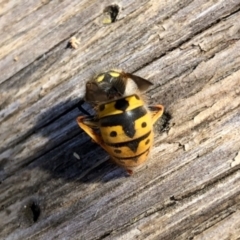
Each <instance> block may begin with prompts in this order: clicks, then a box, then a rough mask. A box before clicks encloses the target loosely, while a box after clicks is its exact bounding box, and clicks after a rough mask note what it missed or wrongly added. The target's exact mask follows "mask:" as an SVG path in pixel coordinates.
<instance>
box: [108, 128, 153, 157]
mask: <svg viewBox="0 0 240 240" xmlns="http://www.w3.org/2000/svg"><path fill="white" fill-rule="evenodd" d="M151 132H152V131H149V132H148V133H146V134H144V135H143V136H141V137H139V138H136V139H134V140H131V141H128V142H120V143H105V144H106V145H108V146H110V147H115V148H122V147H128V148H130V149H131V150H132V151H133V152H136V151H137V148H138V145H139V143H140V142H141V141H142V140H144V139H146V138H147V137H148V136H149V135H150V134H151Z"/></svg>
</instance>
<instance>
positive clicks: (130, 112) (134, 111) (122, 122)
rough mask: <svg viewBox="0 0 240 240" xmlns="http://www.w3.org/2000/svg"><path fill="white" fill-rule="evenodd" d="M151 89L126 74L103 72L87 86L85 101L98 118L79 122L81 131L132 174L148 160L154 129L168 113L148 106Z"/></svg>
mask: <svg viewBox="0 0 240 240" xmlns="http://www.w3.org/2000/svg"><path fill="white" fill-rule="evenodd" d="M151 85H152V83H151V82H149V81H148V80H146V79H143V78H141V77H139V76H136V75H133V74H130V73H125V72H123V71H119V70H110V71H107V72H103V73H101V74H99V75H97V76H96V77H95V78H93V79H92V80H90V81H88V82H87V84H86V93H85V101H87V102H89V103H91V104H92V105H93V106H94V108H95V110H96V114H95V115H94V116H80V117H78V118H77V123H78V125H79V126H80V128H82V129H83V130H84V131H85V132H86V133H87V134H88V135H89V136H90V137H91V138H92V140H93V141H94V142H96V143H98V144H99V145H100V146H101V147H102V148H103V149H104V150H105V151H106V152H108V154H109V155H110V156H111V158H112V160H113V161H114V162H115V163H116V164H118V165H120V166H122V167H123V168H125V169H126V170H127V172H128V173H129V174H132V173H133V170H134V169H136V168H137V167H139V166H141V165H142V164H143V163H144V162H145V161H146V160H147V159H148V156H149V153H150V150H151V148H152V146H153V138H154V133H153V125H154V124H155V122H156V121H157V120H158V119H159V118H160V117H161V116H162V114H163V111H164V107H163V106H162V105H156V106H148V105H147V104H146V101H145V100H144V98H143V96H142V95H143V94H142V92H143V91H146V90H147V89H148V88H149V87H150V86H151Z"/></svg>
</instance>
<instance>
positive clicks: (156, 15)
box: [0, 0, 240, 240]
mask: <svg viewBox="0 0 240 240" xmlns="http://www.w3.org/2000/svg"><path fill="white" fill-rule="evenodd" d="M110 4H112V2H111V1H103V2H100V1H95V0H92V1H85V0H83V1H76V0H73V1H68V0H65V1H55V0H53V1H45V0H43V1H33V0H31V1H25V0H23V1H19V2H17V1H4V0H2V1H1V2H0V5H1V9H0V29H1V31H0V72H1V77H0V85H1V86H0V106H1V107H0V124H1V125H0V126H1V127H0V136H1V143H0V181H1V184H0V202H1V205H0V239H88V240H89V239H95V240H96V239H151V240H154V239H164V240H165V239H239V238H240V230H239V229H240V222H239V219H240V218H239V211H240V188H239V181H240V87H239V86H240V24H239V19H240V0H231V1H224V0H211V1H207V0H199V1H190V0H183V1H170V0H166V1H157V0H152V1H148V0H141V1H124V0H123V1H119V0H117V1H115V2H114V4H117V5H118V6H119V10H120V11H119V15H118V16H117V21H116V22H114V23H112V24H108V25H104V24H103V23H102V22H101V19H102V15H103V12H104V9H105V8H106V7H107V6H109V5H110ZM71 37H76V39H78V40H79V42H80V44H79V45H78V48H76V49H71V48H67V46H68V42H69V40H70V39H71ZM111 67H117V68H120V69H124V70H125V71H127V72H131V73H134V74H136V75H139V76H141V77H143V78H146V79H149V80H150V81H152V82H153V83H154V86H153V87H152V88H151V89H150V90H149V91H148V92H147V93H146V96H147V97H148V98H149V103H150V104H156V103H158V104H162V105H164V106H165V109H166V116H167V118H166V119H169V120H168V126H167V127H166V128H165V129H164V130H163V129H162V123H161V121H160V122H159V123H158V124H157V125H156V127H155V128H156V137H155V146H154V149H153V151H152V157H151V159H150V160H149V162H148V166H147V168H146V169H144V170H141V171H139V172H137V173H135V174H134V175H133V176H131V177H128V176H127V175H126V173H125V172H124V170H122V169H121V168H119V167H117V166H115V165H114V164H112V163H111V162H110V161H108V159H109V157H108V155H107V153H105V152H104V151H103V150H102V149H100V148H99V147H98V146H97V145H96V144H94V143H93V142H91V141H90V139H89V137H88V136H86V134H85V133H84V132H82V131H81V130H80V129H79V128H78V126H77V123H76V117H77V116H78V115H81V113H80V112H79V110H78V109H77V103H78V101H79V99H80V98H81V97H82V96H83V95H84V89H85V83H86V81H87V80H89V79H90V78H91V77H92V76H93V75H94V74H95V73H98V72H100V71H103V70H107V69H109V68H111ZM85 107H86V108H87V109H88V110H90V111H92V110H91V109H90V107H89V106H88V105H85ZM79 158H80V159H79Z"/></svg>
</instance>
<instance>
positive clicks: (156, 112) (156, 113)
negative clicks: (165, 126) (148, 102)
mask: <svg viewBox="0 0 240 240" xmlns="http://www.w3.org/2000/svg"><path fill="white" fill-rule="evenodd" d="M149 109H150V111H151V113H152V121H153V124H155V122H156V121H157V120H158V119H159V118H160V117H161V116H162V115H163V112H164V107H163V106H162V105H156V106H149Z"/></svg>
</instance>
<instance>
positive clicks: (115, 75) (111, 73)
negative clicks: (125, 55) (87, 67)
mask: <svg viewBox="0 0 240 240" xmlns="http://www.w3.org/2000/svg"><path fill="white" fill-rule="evenodd" d="M109 74H110V75H111V76H112V77H115V78H117V77H119V76H120V73H118V72H109Z"/></svg>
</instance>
